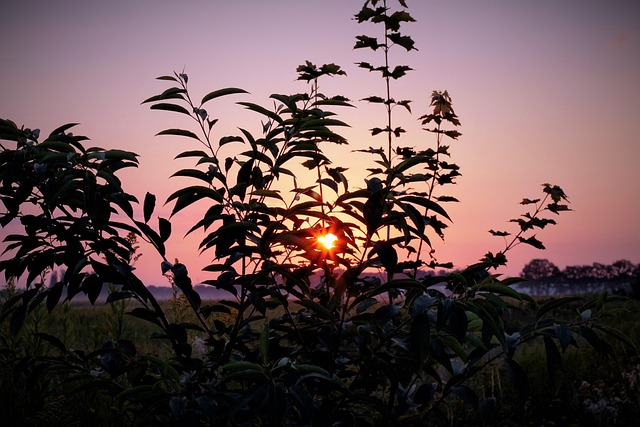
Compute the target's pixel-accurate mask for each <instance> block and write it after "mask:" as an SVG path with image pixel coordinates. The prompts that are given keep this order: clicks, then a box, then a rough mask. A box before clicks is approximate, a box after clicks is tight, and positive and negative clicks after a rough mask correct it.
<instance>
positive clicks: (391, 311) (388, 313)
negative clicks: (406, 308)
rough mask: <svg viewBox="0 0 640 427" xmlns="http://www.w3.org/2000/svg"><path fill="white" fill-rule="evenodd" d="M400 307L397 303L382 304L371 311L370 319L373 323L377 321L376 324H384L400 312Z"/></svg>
mask: <svg viewBox="0 0 640 427" xmlns="http://www.w3.org/2000/svg"><path fill="white" fill-rule="evenodd" d="M400 308H401V307H400V306H399V305H398V304H387V305H383V306H382V307H380V308H378V309H376V311H374V312H373V316H372V317H371V321H372V322H373V323H377V324H378V325H384V324H385V323H388V322H389V321H390V320H391V319H392V318H394V317H395V316H396V315H397V314H398V313H399V312H400Z"/></svg>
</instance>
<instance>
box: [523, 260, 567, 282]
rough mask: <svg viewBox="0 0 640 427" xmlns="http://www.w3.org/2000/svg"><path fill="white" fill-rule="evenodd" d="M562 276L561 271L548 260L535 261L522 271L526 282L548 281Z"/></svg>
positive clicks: (530, 262)
mask: <svg viewBox="0 0 640 427" xmlns="http://www.w3.org/2000/svg"><path fill="white" fill-rule="evenodd" d="M559 275H560V269H559V268H558V267H557V266H556V265H555V264H553V263H552V262H551V261H549V260H548V259H533V260H531V261H529V263H528V264H527V265H525V266H524V268H523V269H522V278H523V279H526V280H537V281H539V280H548V279H551V278H554V277H558V276H559Z"/></svg>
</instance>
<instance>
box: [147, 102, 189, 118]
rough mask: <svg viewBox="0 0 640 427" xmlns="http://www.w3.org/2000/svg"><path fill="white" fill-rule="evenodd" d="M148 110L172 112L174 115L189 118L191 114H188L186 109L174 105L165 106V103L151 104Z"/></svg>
mask: <svg viewBox="0 0 640 427" xmlns="http://www.w3.org/2000/svg"><path fill="white" fill-rule="evenodd" d="M149 108H151V109H152V110H163V111H172V112H175V113H182V114H186V115H187V116H191V114H189V111H188V110H187V109H186V108H184V107H183V106H181V105H176V104H167V103H160V104H153V105H152V106H151V107H149Z"/></svg>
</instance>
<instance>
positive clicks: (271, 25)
mask: <svg viewBox="0 0 640 427" xmlns="http://www.w3.org/2000/svg"><path fill="white" fill-rule="evenodd" d="M408 4H409V6H410V8H409V12H410V13H411V14H412V16H413V17H414V18H415V19H416V20H417V22H416V23H413V24H407V25H405V27H404V30H403V31H404V32H406V33H407V34H410V35H411V36H412V37H413V38H414V40H415V41H416V47H417V48H418V49H419V51H417V52H415V51H414V52H412V53H410V54H407V53H406V52H404V51H403V50H402V49H396V50H395V51H394V50H392V53H391V62H392V64H406V65H409V66H411V67H412V68H413V69H414V71H412V72H409V73H408V74H407V76H406V77H404V78H402V79H400V80H399V81H397V82H393V86H392V96H393V97H394V98H395V99H397V100H399V99H411V100H413V103H412V109H413V115H410V114H408V113H407V112H405V111H399V110H398V112H397V115H396V116H395V119H394V120H395V121H396V123H398V124H399V125H402V126H403V127H404V128H405V129H407V131H408V132H407V134H405V135H403V136H402V138H401V139H400V141H399V143H400V144H402V145H403V146H416V147H420V144H425V143H428V144H432V143H433V139H432V138H431V137H430V136H429V135H428V134H427V133H425V132H423V131H421V130H420V126H419V123H418V121H417V117H419V116H420V115H422V114H424V113H425V112H426V111H427V108H428V102H429V95H430V93H431V91H432V90H445V89H446V90H448V91H449V93H450V94H451V96H452V98H453V105H454V108H455V110H456V113H457V114H458V115H459V116H460V119H461V121H462V126H461V128H460V129H459V130H460V131H461V132H462V134H463V136H462V137H461V138H460V140H459V141H458V142H454V143H453V144H452V149H451V151H452V154H453V159H452V160H453V162H455V163H456V164H458V165H459V166H460V167H461V173H462V177H461V178H460V179H459V180H458V183H457V185H456V186H454V187H450V189H449V190H448V192H449V193H450V194H451V195H453V196H456V197H457V198H458V199H460V200H461V202H462V203H460V204H457V205H449V206H447V209H448V211H449V213H450V215H451V217H452V218H453V221H454V222H453V224H452V226H451V227H450V228H449V229H448V232H447V233H446V241H445V242H444V243H442V242H436V245H435V247H436V249H437V254H438V258H439V259H440V260H442V261H447V260H451V261H454V262H455V263H456V264H457V265H459V266H464V265H467V264H470V263H473V262H475V261H477V260H478V259H479V258H481V257H482V256H483V255H484V253H485V252H487V251H489V250H490V251H493V252H496V251H498V250H500V249H502V247H503V242H502V240H501V239H499V238H496V237H492V236H491V235H490V234H489V233H488V230H489V229H494V230H503V229H505V230H506V229H510V230H514V229H513V228H510V225H509V223H508V220H509V219H511V218H515V217H517V216H518V215H520V214H521V213H522V212H523V209H522V206H520V205H519V202H520V201H521V200H522V198H523V197H528V198H536V197H538V196H539V195H540V194H541V192H540V191H541V184H542V183H545V182H549V183H552V184H558V185H560V186H561V187H562V188H563V189H564V190H565V191H566V193H567V194H568V196H569V199H570V202H571V208H572V209H573V210H574V211H573V212H570V213H567V214H564V215H561V216H560V217H559V219H558V222H559V224H558V225H557V226H555V227H551V228H548V229H545V230H542V231H541V232H539V233H538V238H540V240H542V241H543V242H544V243H545V245H546V246H547V250H546V251H544V252H540V251H538V250H536V249H534V248H531V247H525V246H520V247H518V248H516V249H515V250H513V251H512V252H511V253H510V254H509V259H510V264H509V266H508V267H507V268H506V269H504V270H503V272H505V273H507V274H511V275H515V274H518V273H519V272H520V271H521V270H522V267H523V265H524V264H525V263H526V262H528V261H529V260H530V259H532V258H548V259H550V260H551V261H553V262H554V263H556V264H557V265H558V266H559V267H560V268H563V267H565V266H566V265H582V264H592V263H593V262H601V263H611V262H613V261H616V260H619V259H629V260H630V261H632V262H634V263H638V262H640V221H639V218H640V190H639V187H640V166H639V165H640V2H638V1H635V0H613V1H609V2H604V1H596V0H568V1H561V2H559V1H551V0H543V1H535V2H534V1H528V2H524V1H521V2H516V1H507V0H488V1H476V0H459V1H447V2H444V1H432V0H408ZM360 7H361V2H360V1H357V0H324V1H307V0H273V1H264V0H234V1H231V0H227V1H222V0H208V1H167V0H157V1H142V0H141V1H128V0H114V1H96V0H83V1H79V0H59V1H45V0H42V1H37V0H22V1H11V2H6V4H4V5H3V8H2V14H0V94H2V95H1V97H0V117H2V118H5V119H11V120H13V121H15V122H16V123H17V124H18V125H21V124H24V125H25V126H26V127H31V128H40V129H41V130H42V132H43V135H46V134H48V133H49V132H50V131H51V130H52V129H54V128H56V127H58V126H59V125H62V124H64V123H69V122H79V123H80V124H81V125H80V126H78V127H77V128H76V129H75V130H74V133H76V134H83V135H86V136H88V137H90V138H91V140H92V142H91V143H92V144H93V145H96V146H100V147H103V148H122V149H126V150H131V151H134V152H136V153H138V154H139V155H140V156H141V157H140V161H141V166H140V167H139V168H138V169H137V170H130V171H127V172H126V173H125V174H124V176H123V182H124V185H125V189H128V191H129V192H131V193H133V194H135V195H136V196H137V197H138V198H139V199H140V200H142V199H143V197H144V194H145V193H146V192H147V191H150V192H152V193H154V194H156V195H157V196H158V200H159V201H162V200H165V199H166V197H167V196H168V195H169V194H171V193H172V192H173V191H175V190H176V189H177V188H179V186H180V185H181V184H185V183H186V182H188V181H181V180H179V179H171V180H169V179H168V177H169V176H170V175H171V174H172V173H173V172H175V171H176V170H178V169H182V168H185V167H191V166H192V165H191V163H190V162H189V161H188V160H186V161H184V160H175V161H174V160H173V158H174V157H175V155H176V154H177V153H179V152H181V151H185V150H187V149H196V148H197V147H195V145H193V144H192V143H191V142H189V141H188V140H184V139H181V138H177V139H176V138H171V137H162V136H159V137H155V136H154V135H155V134H156V133H157V132H159V131H161V130H163V129H166V128H171V127H189V126H191V123H190V122H189V121H187V120H185V119H186V118H183V117H178V116H179V115H175V114H169V113H166V112H158V111H150V110H149V108H148V105H140V103H141V101H143V100H144V99H146V98H148V97H150V96H152V95H156V94H158V93H160V92H161V91H163V90H164V89H166V88H167V87H168V86H167V85H166V82H161V81H157V80H155V77H157V76H160V75H164V74H171V73H172V72H173V71H179V72H181V71H182V70H183V69H184V71H185V72H186V73H187V74H188V75H189V83H190V89H191V90H192V91H193V93H194V94H195V98H196V99H198V98H199V97H201V96H202V95H204V94H206V93H208V92H209V91H212V90H215V89H219V88H223V87H229V86H233V87H242V88H244V89H245V90H247V91H249V92H250V95H241V96H235V97H227V98H222V99H220V100H218V101H216V102H215V103H211V104H210V105H209V112H210V113H211V114H212V115H213V116H214V117H218V118H220V125H219V128H218V132H219V136H223V135H231V134H237V133H238V131H237V128H238V127H245V128H248V129H250V130H252V131H255V132H257V131H258V129H259V126H260V117H259V116H257V115H256V114H254V113H251V112H248V111H246V110H244V109H243V107H241V106H238V105H235V102H237V101H250V102H255V103H258V104H261V105H264V106H270V105H271V101H270V100H269V99H268V96H269V95H270V94H271V93H295V92H302V91H305V90H306V89H307V88H306V84H305V83H303V82H297V81H296V77H297V75H296V73H295V69H296V67H297V66H298V65H299V64H302V63H304V61H305V60H310V61H312V62H314V63H315V64H318V65H321V64H323V63H331V62H333V63H336V64H339V65H341V66H342V68H343V69H344V70H345V71H346V72H347V74H348V76H347V77H335V78H332V79H325V80H323V81H321V85H322V87H321V89H322V92H324V93H326V94H327V95H337V94H340V95H344V96H347V97H349V98H350V99H352V100H358V99H362V98H364V97H367V96H371V95H379V96H383V95H384V92H383V91H384V85H383V82H382V80H381V79H380V78H379V77H378V76H377V75H375V74H372V73H371V74H370V73H367V72H366V71H364V70H362V69H360V68H358V67H357V66H356V65H355V64H354V63H355V62H358V61H367V62H371V63H376V62H379V61H380V60H381V57H380V56H376V55H375V54H372V53H371V52H370V51H365V50H355V51H354V50H353V49H352V48H353V44H354V37H355V36H356V35H359V34H371V33H372V32H374V31H379V29H378V28H375V27H373V28H372V27H369V26H365V25H358V24H357V23H356V22H355V21H353V20H352V19H351V18H352V16H353V15H354V14H355V13H357V12H358V10H359V8H360ZM356 105H357V107H358V108H357V109H354V110H351V111H342V110H341V111H338V112H339V113H341V114H342V113H344V114H343V115H342V116H341V117H342V119H343V120H345V121H346V122H348V123H349V124H351V126H352V128H350V129H348V130H346V131H344V132H343V134H344V135H345V136H346V137H347V138H348V139H349V142H350V146H349V147H346V148H344V147H341V148H336V149H333V148H332V149H331V150H333V151H330V154H333V155H334V156H335V157H334V156H331V155H330V156H329V157H331V158H333V159H335V163H334V164H335V165H336V166H345V167H349V168H350V173H352V174H353V175H351V176H352V180H351V183H350V184H351V186H352V187H360V186H362V185H363V181H362V179H363V177H364V176H365V173H364V169H365V168H366V167H369V166H370V165H369V164H367V163H366V162H367V161H369V157H367V155H365V154H358V153H352V152H351V150H354V149H361V148H367V147H369V146H373V147H379V146H383V145H384V144H385V141H384V140H383V139H382V138H372V137H371V136H370V134H369V132H368V129H370V128H372V127H375V126H381V127H384V120H385V116H384V111H383V110H382V109H381V108H379V107H376V106H369V105H366V104H365V103H364V102H356ZM425 141H426V142H425ZM310 179H312V178H310ZM159 208H160V209H159V210H158V211H157V212H156V215H160V216H163V217H167V216H168V215H169V213H170V211H171V205H167V206H165V207H162V206H160V207H159ZM139 211H140V215H142V209H141V208H140V210H139ZM196 214H197V212H196V211H195V210H192V211H189V210H187V211H184V212H183V213H181V214H179V215H177V216H175V217H174V218H173V219H172V223H173V228H174V232H173V235H172V237H171V239H170V241H169V244H168V248H169V249H168V257H169V258H171V259H172V258H176V257H177V258H179V259H180V260H181V261H182V262H183V263H185V264H187V266H188V268H189V270H190V273H191V277H192V279H193V280H194V282H198V281H201V280H205V279H207V278H209V277H208V276H207V274H206V273H203V272H201V271H199V270H200V269H201V268H202V267H203V266H204V265H206V264H208V263H209V262H210V261H211V255H209V254H207V253H205V254H204V255H202V256H198V252H197V245H198V242H199V238H201V236H200V235H193V236H189V237H187V238H183V235H184V233H185V231H186V230H187V229H188V228H189V227H190V226H191V225H192V224H193V223H195V221H197V219H198V218H197V216H196ZM0 233H2V235H4V234H5V233H7V230H0ZM436 239H437V238H435V237H434V241H435V240H436ZM143 253H144V255H143V257H142V259H141V260H140V261H139V264H138V270H139V273H140V276H141V278H142V279H143V280H145V281H146V283H148V284H157V285H159V284H165V283H166V280H165V279H164V278H163V277H162V275H161V272H160V261H161V260H160V257H159V256H158V255H157V254H155V253H153V252H151V251H144V252H143Z"/></svg>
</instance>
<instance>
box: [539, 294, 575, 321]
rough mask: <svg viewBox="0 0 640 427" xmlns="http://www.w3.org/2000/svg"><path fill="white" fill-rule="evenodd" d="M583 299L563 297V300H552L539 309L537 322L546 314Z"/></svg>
mask: <svg viewBox="0 0 640 427" xmlns="http://www.w3.org/2000/svg"><path fill="white" fill-rule="evenodd" d="M581 299H583V298H581V297H563V298H557V299H554V300H551V301H549V302H547V303H545V304H543V305H542V306H541V307H540V308H539V309H538V313H536V321H538V320H540V319H542V316H544V315H545V314H547V313H549V312H551V311H553V310H555V309H557V308H559V307H562V306H563V305H567V304H571V303H572V302H575V301H580V300H581Z"/></svg>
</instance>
